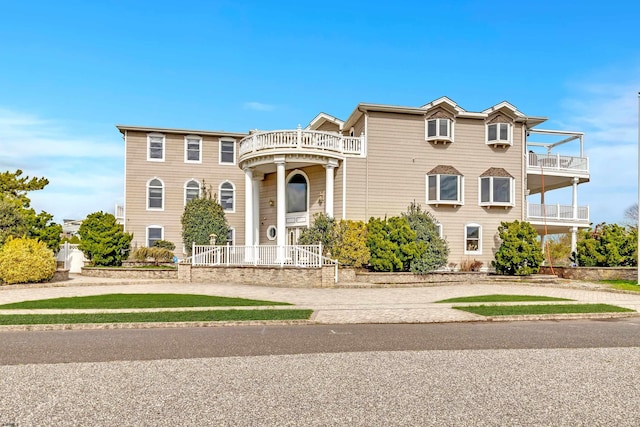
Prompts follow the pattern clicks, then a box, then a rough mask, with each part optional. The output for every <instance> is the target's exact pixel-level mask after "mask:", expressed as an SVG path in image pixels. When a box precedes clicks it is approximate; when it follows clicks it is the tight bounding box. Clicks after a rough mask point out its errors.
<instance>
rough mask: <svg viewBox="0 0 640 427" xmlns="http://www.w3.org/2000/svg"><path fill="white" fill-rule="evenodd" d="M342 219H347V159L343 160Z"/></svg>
mask: <svg viewBox="0 0 640 427" xmlns="http://www.w3.org/2000/svg"><path fill="white" fill-rule="evenodd" d="M342 219H347V158H346V157H345V158H344V160H342Z"/></svg>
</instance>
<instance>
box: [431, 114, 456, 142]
mask: <svg viewBox="0 0 640 427" xmlns="http://www.w3.org/2000/svg"><path fill="white" fill-rule="evenodd" d="M427 141H444V142H451V141H453V129H452V121H451V119H446V118H439V119H428V120H427Z"/></svg>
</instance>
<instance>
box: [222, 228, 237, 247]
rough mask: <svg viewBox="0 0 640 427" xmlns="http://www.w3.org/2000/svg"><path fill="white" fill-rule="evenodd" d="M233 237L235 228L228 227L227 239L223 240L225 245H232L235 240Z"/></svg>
mask: <svg viewBox="0 0 640 427" xmlns="http://www.w3.org/2000/svg"><path fill="white" fill-rule="evenodd" d="M235 237H236V230H235V228H229V232H227V240H225V243H226V244H227V245H231V246H233V241H234V240H235Z"/></svg>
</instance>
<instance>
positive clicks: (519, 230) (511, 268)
mask: <svg viewBox="0 0 640 427" xmlns="http://www.w3.org/2000/svg"><path fill="white" fill-rule="evenodd" d="M498 235H499V236H500V240H502V244H501V245H500V247H499V248H498V252H496V259H495V260H494V261H493V262H492V265H493V267H494V268H495V270H496V273H499V274H506V275H511V276H527V275H529V274H534V273H537V272H538V271H539V270H540V265H541V264H542V261H543V260H544V257H543V255H542V248H541V247H540V243H538V233H537V232H536V230H535V228H533V226H532V225H531V224H529V223H528V222H526V221H517V220H516V221H513V222H501V223H500V226H499V227H498Z"/></svg>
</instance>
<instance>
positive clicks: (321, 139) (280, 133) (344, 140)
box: [238, 128, 366, 157]
mask: <svg viewBox="0 0 640 427" xmlns="http://www.w3.org/2000/svg"><path fill="white" fill-rule="evenodd" d="M281 148H291V149H312V150H319V151H325V152H331V153H336V154H341V155H352V156H364V155H365V151H366V150H365V148H366V147H365V136H364V135H362V136H357V137H355V136H343V135H340V134H338V133H332V132H322V131H316V130H303V129H301V128H298V129H293V130H275V131H269V132H256V133H254V134H251V135H249V136H247V137H245V138H243V139H242V140H241V141H240V148H239V150H238V154H239V156H240V157H242V156H243V155H245V154H249V153H256V152H261V151H268V150H274V149H281Z"/></svg>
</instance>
